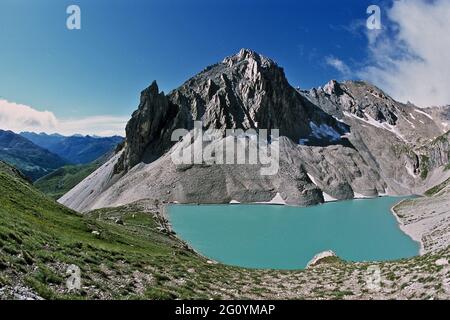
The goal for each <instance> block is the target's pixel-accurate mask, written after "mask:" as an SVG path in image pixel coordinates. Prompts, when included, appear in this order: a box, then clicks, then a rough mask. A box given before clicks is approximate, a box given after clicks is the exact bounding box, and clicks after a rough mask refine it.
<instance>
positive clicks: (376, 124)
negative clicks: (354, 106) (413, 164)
mask: <svg viewBox="0 0 450 320" xmlns="http://www.w3.org/2000/svg"><path fill="white" fill-rule="evenodd" d="M344 115H345V116H347V117H353V118H355V119H358V120H360V121H363V122H365V123H368V124H370V125H372V126H374V127H377V128H380V129H384V130H387V131H390V132H392V133H393V134H395V135H396V136H397V137H398V138H400V139H401V140H402V141H404V142H408V141H407V140H406V139H405V138H404V137H403V136H402V134H401V133H400V131H398V129H397V128H396V127H395V126H393V125H391V124H389V123H387V122H382V123H380V122H378V121H377V120H375V119H374V118H372V117H371V116H369V115H367V114H366V117H367V119H368V120H366V119H363V118H360V117H358V116H356V115H354V114H353V113H350V112H347V111H344Z"/></svg>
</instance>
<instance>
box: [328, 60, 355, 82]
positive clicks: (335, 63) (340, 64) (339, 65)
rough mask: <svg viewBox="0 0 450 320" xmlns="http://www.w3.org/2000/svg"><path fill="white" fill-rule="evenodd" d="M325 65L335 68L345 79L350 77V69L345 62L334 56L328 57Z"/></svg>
mask: <svg viewBox="0 0 450 320" xmlns="http://www.w3.org/2000/svg"><path fill="white" fill-rule="evenodd" d="M325 63H326V64H327V65H329V66H331V67H333V68H335V69H336V70H337V71H339V72H340V73H342V75H343V76H344V77H346V76H348V75H349V74H350V68H349V67H348V66H347V64H345V62H344V61H342V60H340V59H338V58H336V57H334V56H328V57H326V58H325Z"/></svg>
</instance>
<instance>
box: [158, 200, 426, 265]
mask: <svg viewBox="0 0 450 320" xmlns="http://www.w3.org/2000/svg"><path fill="white" fill-rule="evenodd" d="M381 198H389V197H373V198H371V199H367V198H366V199H365V200H367V201H376V202H375V203H373V204H372V203H365V202H363V201H361V202H360V201H353V200H355V199H349V200H347V201H336V202H333V203H324V206H308V207H298V206H290V205H280V204H279V203H241V204H238V203H231V204H229V203H223V204H204V205H202V204H172V203H168V204H164V216H165V218H166V219H167V221H168V225H170V231H171V232H173V231H175V232H176V235H177V237H178V238H179V239H181V240H182V241H183V242H185V243H188V244H189V247H190V248H192V249H193V250H194V251H195V252H196V253H197V254H199V255H201V256H202V257H204V258H205V259H207V260H213V261H211V262H210V263H213V262H215V261H220V263H223V264H227V265H234V266H240V267H244V268H256V269H286V270H295V269H297V270H298V269H304V267H303V265H302V263H303V262H307V261H306V260H308V261H309V260H310V258H311V257H313V256H314V255H315V254H317V253H319V252H322V251H324V250H335V251H336V250H337V254H338V256H340V257H341V258H342V259H344V260H347V261H349V262H350V261H354V262H358V261H359V262H362V261H390V260H397V259H401V258H402V255H403V254H405V256H404V257H413V256H419V255H420V254H421V251H420V248H421V243H420V242H418V241H416V240H415V239H413V238H412V237H411V236H410V235H409V234H407V233H406V232H405V231H404V230H403V228H401V224H400V222H401V221H399V219H398V218H397V217H396V215H394V217H392V216H391V215H392V214H393V212H392V210H391V208H392V206H393V205H394V204H397V203H398V202H399V200H401V198H400V199H395V198H392V197H391V198H390V199H384V200H383V199H381ZM377 199H378V200H377ZM356 200H359V199H356ZM346 202H348V203H346ZM172 205H173V206H172ZM178 205H180V206H178ZM183 205H186V207H185V208H182V207H183ZM239 205H242V206H244V209H240V208H238V207H239ZM261 205H262V206H264V208H263V207H261V208H260V206H261ZM214 206H216V207H214ZM276 207H279V209H275V208H276ZM293 207H296V208H301V209H302V210H311V211H302V212H304V213H305V214H306V215H303V214H302V215H298V211H296V209H295V208H293ZM271 208H272V209H271ZM284 208H285V209H284ZM369 209H370V210H369ZM169 210H170V211H169ZM172 210H173V211H172ZM242 210H245V211H242ZM274 210H275V211H274ZM280 210H281V211H280ZM285 210H286V212H285ZM347 210H348V211H347ZM380 210H381V211H382V212H383V214H382V215H378V213H379V212H380V213H381V211H380ZM213 212H215V215H214V214H209V213H213ZM247 213H248V214H247ZM281 213H285V214H283V215H280V214H281ZM361 213H366V214H367V217H366V215H364V214H363V215H361ZM389 216H390V221H391V222H390V223H389V222H388V225H387V229H384V228H385V227H384V225H385V223H386V222H384V221H386V220H385V219H388V217H389ZM240 217H243V220H242V218H240ZM378 217H379V218H378ZM383 217H384V218H383ZM255 219H256V220H255ZM336 219H337V220H336ZM346 219H347V220H348V219H351V221H354V222H351V221H350V222H351V223H347V222H346V221H347V220H346ZM355 219H356V220H355ZM380 219H381V220H380ZM341 220H342V222H343V225H344V228H345V229H346V231H336V230H335V229H334V227H332V229H330V225H331V226H335V225H336V223H337V221H341ZM249 221H251V223H253V224H255V223H257V226H255V228H256V229H254V230H253V231H249V230H251V229H252V226H250V225H246V224H245V223H248V222H249ZM258 221H259V222H258ZM268 221H271V222H268ZM358 221H359V222H358ZM298 223H300V224H299V227H298V228H297V227H296V226H297V224H298ZM353 223H356V226H360V227H355V228H352V227H349V226H350V225H352V224H353ZM308 225H310V226H312V227H313V228H315V229H317V228H319V229H317V230H320V228H322V230H327V231H323V232H325V234H327V235H328V236H329V235H333V234H334V236H333V238H332V239H334V240H327V241H325V242H323V239H322V238H321V237H320V236H317V235H318V234H321V232H319V233H317V232H316V231H313V232H311V230H312V229H309V227H305V226H308ZM389 225H391V226H390V227H389ZM374 226H377V227H375V228H378V229H374ZM361 227H362V228H368V229H367V230H366V229H364V230H366V231H367V232H362V233H361V232H360V231H356V232H355V231H352V230H361V229H360V228H361ZM249 228H250V229H249ZM340 228H341V227H340ZM349 228H350V229H349ZM379 228H382V229H379ZM393 228H395V229H396V230H397V231H394V232H396V233H398V234H401V235H402V236H399V235H395V233H394V234H393V233H392V232H393V231H392V230H393ZM228 230H234V231H233V236H230V233H229V231H228ZM255 230H265V231H264V232H265V237H266V239H265V240H262V241H263V242H259V241H261V240H258V239H259V238H260V235H259V234H258V232H257V231H255ZM377 230H385V231H383V232H385V235H384V236H381V233H380V232H379V231H377ZM249 232H253V233H255V232H256V233H255V235H254V236H251V237H248V236H247V235H248V233H249ZM340 232H344V233H343V234H347V235H348V236H346V237H344V236H342V235H341V234H340ZM353 233H354V234H353ZM280 234H283V237H284V238H285V239H284V240H283V241H282V242H280V243H279V245H281V247H284V248H285V250H286V252H289V253H286V254H287V256H286V254H285V255H284V256H283V255H279V252H277V251H278V250H275V249H274V246H276V245H275V244H276V243H277V241H278V240H277V239H278V238H279V236H278V235H280ZM297 234H300V235H301V236H299V235H297ZM361 234H364V235H363V236H362V238H361ZM368 234H370V236H367V235H368ZM230 237H231V238H230ZM283 237H282V238H283ZM370 237H376V238H377V239H379V241H381V242H380V243H382V242H385V241H388V240H386V239H387V238H391V240H390V242H389V243H397V244H398V245H397V246H394V247H392V248H391V249H389V250H387V249H386V247H385V246H383V245H380V244H376V245H375V244H374V242H373V241H371V240H369V239H370ZM380 237H381V238H380ZM386 237H387V238H386ZM399 237H400V238H399ZM402 237H403V238H402ZM233 238H236V239H246V240H245V241H246V242H245V246H246V247H247V248H248V249H249V250H250V251H249V252H258V253H257V254H255V255H253V258H251V257H250V256H251V254H250V256H248V255H247V256H245V257H242V256H239V255H238V254H237V253H236V252H237V251H239V250H237V249H236V250H237V251H236V250H234V249H233V248H242V244H237V243H235V242H236V241H235V239H233ZM272 238H273V239H274V242H272V241H271V240H269V241H270V242H267V239H272ZM350 238H351V239H353V240H354V239H360V238H361V239H362V240H361V241H362V242H361V243H363V244H361V245H359V247H361V246H363V247H364V248H365V249H364V248H363V247H361V248H359V249H358V251H357V252H358V253H357V254H354V251H353V252H352V249H348V248H352V247H348V245H349V243H350V242H353V240H349V239H350ZM211 239H215V240H211ZM288 239H289V240H288ZM328 239H330V238H328ZM372 239H373V238H372ZM402 239H403V240H402ZM406 239H408V240H406ZM286 241H288V242H286ZM305 241H306V242H305ZM330 241H331V242H330ZM349 241H350V242H349ZM366 241H368V242H366ZM405 241H406V242H405ZM407 241H409V242H410V243H411V244H407ZM262 243H265V244H262ZM286 243H303V244H304V248H303V247H302V248H303V249H302V250H301V251H299V250H298V248H297V249H296V248H295V247H293V248H291V247H290V246H286ZM223 244H226V245H225V247H224V245H223ZM305 245H306V246H305ZM367 245H368V247H365V246H367ZM351 246H354V245H353V244H352V245H351ZM262 247H264V249H262ZM194 248H195V249H194ZM223 248H227V249H226V251H223V250H224V249H223ZM369 248H370V249H369ZM399 248H402V249H399ZM413 248H415V249H413ZM398 250H406V251H398ZM199 251H201V252H202V253H200V252H199ZM413 251H414V252H413ZM262 252H264V253H262ZM274 252H277V253H274ZM349 252H351V253H349ZM401 252H404V253H401ZM293 256H295V258H293ZM306 258H308V259H306ZM252 259H254V260H252ZM214 260H215V261H214ZM303 260H305V261H303ZM280 261H282V262H280ZM298 263H300V264H301V266H300V265H297V264H298ZM293 264H294V265H296V266H295V267H292V265H293Z"/></svg>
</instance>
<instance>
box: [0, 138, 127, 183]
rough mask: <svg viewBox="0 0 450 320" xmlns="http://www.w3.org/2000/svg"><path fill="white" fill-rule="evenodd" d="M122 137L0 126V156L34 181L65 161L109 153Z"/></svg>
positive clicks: (77, 161) (75, 161)
mask: <svg viewBox="0 0 450 320" xmlns="http://www.w3.org/2000/svg"><path fill="white" fill-rule="evenodd" d="M122 141H123V138H122V137H119V136H114V137H106V138H103V137H93V136H80V135H76V136H70V137H66V136H62V135H59V134H51V135H49V134H45V133H39V134H37V133H32V132H22V133H20V134H17V133H14V132H12V131H4V130H0V160H3V161H5V162H6V163H8V164H10V165H13V166H14V167H16V168H17V169H19V170H20V171H21V172H22V173H23V174H24V175H25V176H27V177H28V178H29V179H30V180H32V181H35V180H37V179H39V178H41V177H43V176H45V175H48V174H50V173H52V172H53V171H55V170H56V169H58V168H61V167H63V166H65V165H81V164H90V163H91V162H93V161H95V160H97V159H99V158H101V157H103V156H104V155H105V154H109V153H111V152H112V151H113V150H114V149H115V148H116V146H117V144H119V143H121V142H122Z"/></svg>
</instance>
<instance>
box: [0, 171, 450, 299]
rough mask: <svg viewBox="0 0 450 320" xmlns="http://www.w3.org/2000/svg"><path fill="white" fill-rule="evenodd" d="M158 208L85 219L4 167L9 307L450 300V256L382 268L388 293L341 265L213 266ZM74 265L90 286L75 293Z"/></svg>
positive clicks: (2, 282) (0, 202) (1, 291)
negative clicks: (71, 283) (445, 277)
mask: <svg viewBox="0 0 450 320" xmlns="http://www.w3.org/2000/svg"><path fill="white" fill-rule="evenodd" d="M155 208H156V209H155ZM157 208H158V205H157V204H155V203H153V205H149V204H147V203H146V204H134V205H128V206H125V207H119V208H115V209H101V210H97V211H93V212H90V213H88V214H86V215H84V216H83V215H81V214H78V213H76V212H74V211H72V210H69V209H67V208H65V207H63V206H62V205H59V204H58V203H56V202H55V201H53V200H52V199H51V198H49V197H47V196H45V195H44V194H43V193H41V192H40V191H38V190H37V189H35V188H34V187H33V186H32V185H31V184H29V183H28V182H27V181H25V180H23V179H22V178H21V176H20V175H19V174H17V172H15V171H14V170H11V169H10V168H8V166H6V167H4V168H3V169H2V168H1V166H0V299H2V298H16V299H17V298H23V297H24V296H25V297H26V296H27V294H28V295H30V294H37V295H38V296H39V297H42V298H46V299H113V298H115V299H175V298H203V299H205V298H249V299H254V298H269V299H270V298H272V299H273V298H276V299H280V298H285V299H303V298H316V299H317V298H319V299H323V298H328V299H342V298H348V299H361V298H376V297H381V298H385V299H389V298H391V299H392V298H430V297H433V298H448V295H447V293H446V292H445V291H444V288H443V287H442V283H441V279H440V278H439V277H440V276H439V274H440V273H441V272H442V270H443V267H442V266H438V265H436V263H435V261H436V260H437V259H439V258H442V257H446V258H449V250H448V249H447V250H444V251H442V252H439V253H436V254H429V255H426V256H422V257H417V258H414V259H405V260H400V261H395V262H389V263H377V264H376V265H377V266H378V267H379V268H380V270H381V276H382V279H383V284H382V287H381V288H382V289H381V291H378V292H371V291H369V290H368V289H367V288H366V284H365V280H364V279H365V278H366V277H367V268H368V267H369V266H371V265H374V263H371V264H368V263H358V264H355V263H344V262H341V261H340V260H337V261H333V262H331V263H328V264H319V266H317V267H314V268H312V269H309V270H306V271H276V270H248V269H243V268H237V267H232V266H225V265H222V264H216V263H213V262H211V261H208V260H207V259H205V258H203V257H201V256H198V255H197V254H195V253H193V252H192V251H190V250H188V248H187V247H186V246H185V245H184V243H182V242H181V241H179V240H178V239H177V238H175V237H174V236H173V235H171V234H170V233H168V232H167V231H165V229H164V228H163V227H164V224H162V223H161V221H163V220H162V218H161V216H160V215H158V214H156V212H157V211H158V209H157ZM72 264H74V265H76V266H78V267H79V268H80V269H81V280H82V287H81V289H80V290H76V291H74V292H68V290H67V287H66V277H67V275H66V271H67V268H68V267H69V266H70V265H72ZM24 292H25V293H24Z"/></svg>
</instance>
